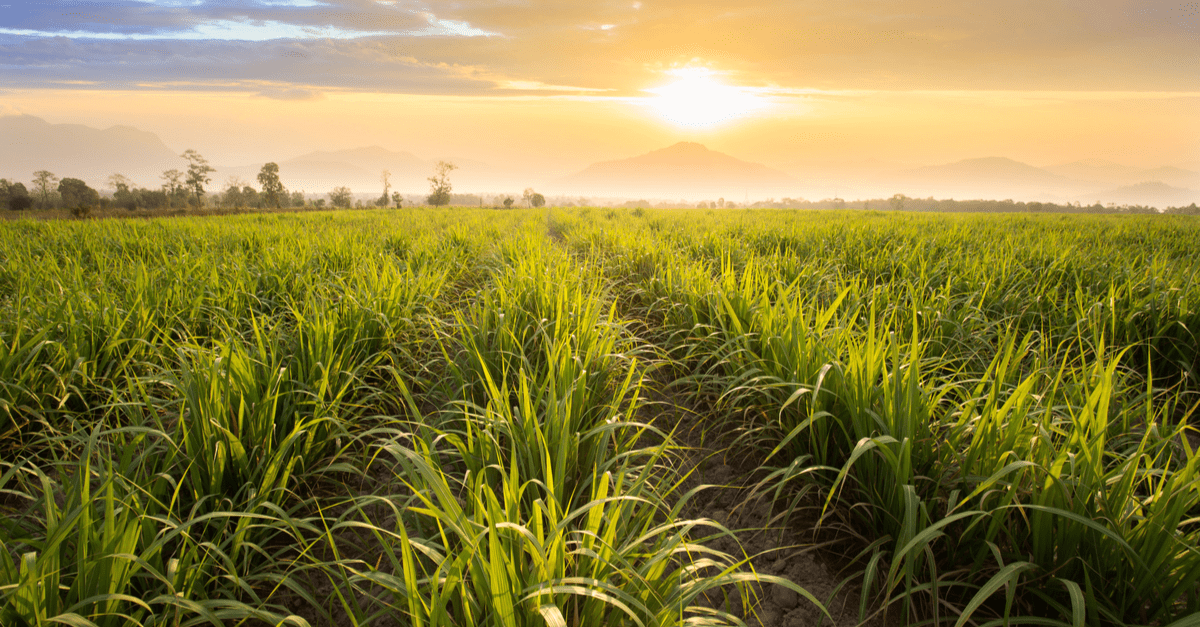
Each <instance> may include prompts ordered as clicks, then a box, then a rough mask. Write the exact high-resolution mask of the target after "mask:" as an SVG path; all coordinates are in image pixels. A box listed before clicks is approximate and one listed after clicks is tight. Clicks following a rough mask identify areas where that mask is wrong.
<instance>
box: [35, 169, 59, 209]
mask: <svg viewBox="0 0 1200 627" xmlns="http://www.w3.org/2000/svg"><path fill="white" fill-rule="evenodd" d="M57 184H58V177H57V176H54V173H53V172H50V171H49V170H38V171H37V172H34V173H33V191H35V192H37V195H38V197H40V198H41V200H42V208H43V209H44V208H46V207H47V206H49V204H50V194H52V193H54V190H55V186H56V185H57Z"/></svg>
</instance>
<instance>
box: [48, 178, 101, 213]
mask: <svg viewBox="0 0 1200 627" xmlns="http://www.w3.org/2000/svg"><path fill="white" fill-rule="evenodd" d="M58 195H59V196H61V197H62V203H63V206H65V207H69V208H72V209H75V208H78V207H95V206H96V205H98V204H100V193H99V192H97V191H96V190H94V189H92V188H90V187H88V185H87V183H84V182H83V181H81V180H79V179H72V178H65V179H63V180H61V181H59V183H58Z"/></svg>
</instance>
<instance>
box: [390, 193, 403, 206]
mask: <svg viewBox="0 0 1200 627" xmlns="http://www.w3.org/2000/svg"><path fill="white" fill-rule="evenodd" d="M392 203H394V204H395V205H396V208H397V209H399V208H400V205H403V204H404V197H403V196H401V195H400V192H392Z"/></svg>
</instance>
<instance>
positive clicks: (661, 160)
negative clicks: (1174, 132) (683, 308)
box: [0, 115, 1200, 209]
mask: <svg viewBox="0 0 1200 627" xmlns="http://www.w3.org/2000/svg"><path fill="white" fill-rule="evenodd" d="M0 142H3V143H4V144H5V145H9V146H12V147H14V148H15V149H14V150H9V151H6V152H4V153H3V154H0V178H5V179H7V180H10V181H22V180H27V178H26V177H28V176H29V175H28V174H26V173H29V172H34V171H38V170H48V171H51V172H54V173H56V174H59V175H60V176H66V177H72V178H80V179H83V180H84V181H86V182H87V183H88V184H89V185H91V186H92V187H94V188H96V189H98V190H104V191H106V192H111V191H113V189H112V185H111V183H110V182H109V179H110V177H111V176H112V175H114V174H121V175H124V176H126V177H128V178H129V179H130V180H131V181H132V183H133V184H134V185H139V186H143V187H155V186H157V185H158V184H159V183H160V182H161V180H160V179H161V175H162V172H164V171H166V170H169V169H173V168H183V167H185V166H186V162H185V161H184V160H183V159H182V157H180V156H179V154H178V153H181V152H182V151H181V150H178V149H172V148H170V147H168V146H167V145H166V143H165V142H163V141H162V140H161V139H160V138H159V137H158V136H157V135H155V134H154V133H151V132H148V131H144V130H140V129H137V128H134V127H132V126H113V127H109V128H107V129H96V128H91V127H87V126H84V125H78V124H51V123H49V122H46V121H45V120H42V119H40V118H37V117H34V116H28V115H25V116H5V117H0ZM807 157H808V158H810V159H811V158H813V157H814V155H807ZM494 158H496V159H497V160H498V161H497V162H496V163H488V162H484V161H477V160H472V159H458V158H455V157H453V156H447V157H444V160H446V161H448V162H451V163H454V164H455V165H456V166H457V170H456V171H455V173H454V175H453V180H452V182H453V186H454V189H455V190H456V191H457V192H458V193H460V194H472V195H477V196H480V197H481V198H480V200H479V202H480V203H481V204H491V203H492V202H493V199H494V198H496V197H497V196H501V195H503V194H505V193H508V194H512V193H513V192H514V191H519V190H521V189H524V188H527V187H530V186H533V187H535V188H536V189H539V190H542V191H544V192H546V193H548V194H551V195H552V197H557V198H559V199H560V200H561V201H562V202H570V203H571V204H576V203H580V202H582V203H584V204H587V203H588V202H589V201H590V202H591V203H594V204H611V203H614V202H622V201H628V200H643V201H646V202H651V203H670V202H674V201H678V202H680V203H693V204H694V203H697V202H703V201H713V200H717V199H718V198H720V199H728V200H729V201H730V202H736V203H740V204H742V205H748V204H751V203H755V202H760V201H767V200H781V199H785V198H786V199H795V200H809V201H817V200H823V199H832V198H839V199H842V200H846V201H854V200H867V199H878V198H889V197H892V196H893V195H896V194H903V195H906V196H910V197H916V198H926V197H934V198H937V199H958V200H971V199H982V200H1004V199H1010V200H1016V201H1032V202H1053V203H1063V204H1070V203H1075V202H1081V203H1083V204H1088V205H1090V204H1092V203H1100V204H1103V205H1109V204H1112V205H1139V206H1149V207H1155V208H1157V209H1166V208H1167V207H1175V206H1185V205H1188V204H1190V203H1195V202H1200V191H1198V190H1200V172H1195V171H1191V170H1187V169H1185V168H1180V167H1175V166H1172V165H1162V166H1159V167H1154V168H1138V167H1133V166H1129V165H1123V164H1119V163H1114V162H1110V161H1104V160H1097V159H1084V160H1078V161H1073V162H1070V163H1061V164H1052V165H1048V166H1046V167H1035V166H1033V165H1029V164H1025V163H1020V162H1018V161H1015V160H1013V159H1009V158H1005V157H983V158H972V159H963V160H960V161H957V162H954V163H948V164H937V165H925V166H921V167H911V166H902V165H899V164H887V163H883V162H878V161H876V162H868V163H862V164H853V163H851V164H841V165H837V164H820V163H814V164H812V165H810V166H793V167H792V168H791V169H790V170H789V171H786V172H785V171H783V170H780V169H776V168H772V167H769V166H767V165H765V164H762V163H757V162H755V160H754V159H753V157H752V156H751V157H750V158H749V159H740V158H737V157H734V156H732V155H728V154H725V153H722V152H719V151H715V150H711V149H709V148H707V147H706V146H704V145H702V144H699V143H696V142H678V143H675V144H673V145H671V146H666V147H663V148H660V149H657V150H653V151H651V152H649V153H646V154H643V155H636V156H631V157H628V158H624V159H615V160H609V161H601V162H597V163H592V164H590V165H587V166H586V167H582V168H580V169H579V170H578V171H577V172H574V173H572V174H569V175H567V176H562V177H558V178H548V177H547V176H546V174H545V173H543V172H539V171H537V170H536V169H534V168H530V167H528V166H525V165H523V164H520V163H513V162H507V161H504V160H503V156H502V155H494ZM438 160H439V159H430V158H422V157H420V156H417V155H415V154H413V153H411V152H405V151H401V150H393V149H388V148H384V147H382V146H379V145H372V146H363V147H358V148H347V149H340V150H314V151H312V152H308V153H304V154H300V155H294V156H292V155H284V156H283V157H281V158H280V159H278V164H279V166H280V176H281V179H282V181H283V182H284V184H285V186H286V187H287V188H288V189H291V190H302V191H304V192H306V193H307V194H312V195H316V196H322V195H324V194H326V193H328V192H329V191H330V190H333V189H334V188H338V187H348V188H350V189H351V190H353V191H354V192H358V193H360V194H371V193H374V192H375V191H376V190H377V188H380V187H381V185H382V183H381V180H380V174H381V172H383V171H385V170H386V171H388V172H389V173H390V175H391V178H390V184H391V185H392V187H393V188H394V189H397V190H400V192H401V193H403V194H408V195H410V196H414V197H419V196H420V195H421V194H422V193H423V192H424V191H425V188H426V187H428V182H427V178H428V176H429V175H430V173H431V172H432V171H433V167H434V164H435V163H436V161H438ZM497 164H499V165H497ZM213 165H214V172H213V173H212V174H211V178H212V184H211V186H210V187H211V188H212V190H213V191H214V192H218V193H219V192H220V191H221V190H222V189H223V188H227V187H228V186H229V185H230V184H231V182H234V181H237V182H240V184H241V185H245V184H246V183H253V182H254V178H255V176H256V175H257V173H258V172H259V169H260V168H261V166H262V164H243V165H232V164H213ZM483 197H486V201H485V200H484V199H483ZM468 204H474V203H468Z"/></svg>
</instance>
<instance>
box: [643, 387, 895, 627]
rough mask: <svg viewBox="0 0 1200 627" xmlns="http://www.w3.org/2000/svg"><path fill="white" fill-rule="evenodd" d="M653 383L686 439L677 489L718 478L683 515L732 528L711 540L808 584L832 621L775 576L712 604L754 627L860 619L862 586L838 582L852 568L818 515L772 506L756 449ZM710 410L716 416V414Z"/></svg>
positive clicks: (663, 423) (663, 416) (662, 418)
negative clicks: (760, 491) (744, 595)
mask: <svg viewBox="0 0 1200 627" xmlns="http://www.w3.org/2000/svg"><path fill="white" fill-rule="evenodd" d="M647 387H648V388H649V389H648V390H647V392H648V395H649V398H650V401H651V403H650V405H649V406H648V409H650V410H651V411H650V413H652V414H653V415H654V416H655V419H654V424H655V425H656V426H658V427H659V428H660V429H663V430H664V431H674V433H675V438H676V439H677V440H678V441H679V443H680V444H682V445H684V446H685V447H687V448H686V450H685V451H684V453H683V461H682V468H681V469H680V470H681V471H682V472H684V473H690V475H689V476H688V478H687V480H686V481H685V483H684V485H683V486H682V487H681V489H680V490H679V491H678V492H677V494H678V495H683V494H686V493H687V492H688V491H689V490H691V489H692V488H695V487H697V486H701V485H709V486H712V487H710V488H707V489H705V490H703V491H701V492H700V493H698V494H697V495H695V496H694V497H693V498H692V499H691V501H690V502H689V503H688V504H687V505H686V506H685V508H684V510H683V516H684V517H686V518H710V519H713V520H715V521H717V522H719V523H721V524H722V525H724V526H725V527H726V528H728V529H730V530H731V531H733V532H734V534H735V536H736V539H735V538H730V537H721V538H716V539H714V540H712V541H711V542H708V543H707V544H708V545H709V546H711V547H712V548H715V549H717V550H720V551H722V552H725V553H729V554H732V555H735V556H737V557H742V556H743V555H744V556H747V557H748V558H749V565H750V567H752V568H753V570H754V572H756V573H759V574H760V575H772V576H777V577H782V578H784V579H787V580H789V581H791V582H793V583H795V584H796V585H798V586H800V587H802V588H804V589H805V590H808V591H809V592H810V593H811V594H812V595H813V596H815V597H816V598H817V599H818V600H820V601H821V602H822V603H824V604H825V606H826V607H827V608H828V610H829V613H830V615H831V616H832V621H831V620H830V618H827V617H825V616H824V615H823V614H822V613H821V611H820V610H819V609H818V608H817V607H816V606H814V605H813V604H812V603H811V602H809V601H808V600H807V599H804V598H803V597H801V596H800V595H799V594H797V593H796V592H794V591H792V590H789V589H787V588H785V587H783V586H779V585H774V584H763V585H757V586H753V587H752V590H753V591H754V594H753V595H752V596H751V598H750V599H748V603H747V604H743V603H742V599H741V597H740V595H739V594H738V593H737V591H731V592H730V593H729V594H728V596H727V597H726V598H710V599H708V601H707V603H706V605H708V606H709V607H716V608H727V609H729V610H730V611H731V612H732V613H733V614H734V615H736V616H738V617H740V618H741V619H742V620H744V621H746V624H747V625H749V626H750V627H802V626H803V627H811V626H816V625H833V626H834V627H849V626H853V625H859V624H860V620H859V615H860V614H859V595H858V590H857V588H855V587H854V586H852V585H846V586H843V587H842V588H840V589H839V585H840V584H841V582H842V581H843V579H844V578H845V577H846V576H847V575H846V574H845V573H839V572H838V571H839V569H840V565H839V564H838V562H839V561H840V560H839V559H838V558H837V556H836V555H835V554H833V553H832V552H831V551H830V550H828V549H827V545H828V544H829V542H830V539H829V538H828V537H823V535H822V534H821V533H820V532H819V531H818V530H817V529H816V517H815V516H813V515H812V514H811V513H810V512H809V510H806V509H803V508H801V509H798V510H797V511H796V512H795V513H793V515H792V516H790V517H788V516H785V513H784V512H780V511H773V509H772V506H771V503H770V499H769V497H766V498H763V497H759V496H756V495H755V493H754V489H753V486H754V484H755V483H756V482H757V481H759V480H761V479H762V478H763V476H764V474H765V473H764V471H763V470H762V469H761V468H760V467H759V466H758V464H759V460H758V459H757V456H756V455H739V454H738V450H741V447H738V449H737V450H735V449H731V448H730V447H731V445H732V444H733V441H734V440H735V435H733V434H728V433H717V432H715V431H714V430H712V429H708V430H706V429H705V423H706V420H705V418H706V416H704V415H702V414H701V413H699V412H697V411H695V410H694V409H693V408H692V406H691V403H689V401H688V400H687V398H686V396H685V395H682V394H677V393H670V391H669V389H668V386H664V385H661V384H658V383H655V382H653V381H647ZM664 389H668V392H667V393H664V391H663V390H664ZM707 418H709V419H710V420H709V421H707V422H709V423H710V424H713V423H715V422H717V421H713V420H711V418H712V417H707ZM828 535H830V534H828V533H826V534H824V536H828ZM747 605H748V609H747V607H746V606H747ZM869 613H870V612H868V614H869ZM883 624H884V623H883V621H879V620H872V621H868V622H867V625H872V626H874V625H883Z"/></svg>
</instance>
